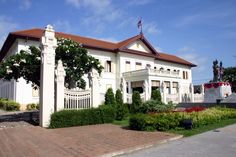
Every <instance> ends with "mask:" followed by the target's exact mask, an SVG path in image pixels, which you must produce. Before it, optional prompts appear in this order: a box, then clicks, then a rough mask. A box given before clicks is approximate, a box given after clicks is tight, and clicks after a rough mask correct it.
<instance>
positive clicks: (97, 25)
mask: <svg viewBox="0 0 236 157" xmlns="http://www.w3.org/2000/svg"><path fill="white" fill-rule="evenodd" d="M66 2H67V3H68V4H70V5H73V6H74V7H76V8H78V9H80V8H81V7H83V8H86V9H87V10H88V12H87V13H88V16H85V17H84V18H83V19H82V24H84V25H89V26H90V27H93V28H92V30H93V32H95V33H101V32H102V31H103V30H104V29H105V27H106V25H107V23H110V22H113V21H115V20H117V19H119V18H120V17H121V15H122V11H121V10H120V9H119V8H115V6H114V5H113V4H112V1H111V0H99V1H98V0H66ZM104 23H106V25H104Z"/></svg>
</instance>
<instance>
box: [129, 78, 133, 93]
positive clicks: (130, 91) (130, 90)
mask: <svg viewBox="0 0 236 157" xmlns="http://www.w3.org/2000/svg"><path fill="white" fill-rule="evenodd" d="M128 90H129V94H132V93H133V91H132V88H131V82H130V81H129V82H128Z"/></svg>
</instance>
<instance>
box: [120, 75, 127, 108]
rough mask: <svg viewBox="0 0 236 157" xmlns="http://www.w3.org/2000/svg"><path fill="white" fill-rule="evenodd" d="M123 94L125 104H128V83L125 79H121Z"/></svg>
mask: <svg viewBox="0 0 236 157" xmlns="http://www.w3.org/2000/svg"><path fill="white" fill-rule="evenodd" d="M120 85H121V92H122V96H123V102H124V103H126V102H127V92H126V88H127V87H126V81H125V79H124V78H121V83H120Z"/></svg>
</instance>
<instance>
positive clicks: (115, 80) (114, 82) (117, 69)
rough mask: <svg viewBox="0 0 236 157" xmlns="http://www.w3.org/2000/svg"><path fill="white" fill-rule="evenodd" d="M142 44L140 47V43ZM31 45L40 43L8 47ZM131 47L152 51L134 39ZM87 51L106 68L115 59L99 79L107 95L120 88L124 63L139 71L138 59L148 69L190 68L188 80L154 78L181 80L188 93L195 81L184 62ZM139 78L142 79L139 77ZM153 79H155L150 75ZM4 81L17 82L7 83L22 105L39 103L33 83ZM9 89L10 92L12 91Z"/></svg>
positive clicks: (16, 49)
mask: <svg viewBox="0 0 236 157" xmlns="http://www.w3.org/2000/svg"><path fill="white" fill-rule="evenodd" d="M137 44H139V46H137ZM30 45H34V46H39V42H37V41H27V40H23V39H18V40H16V41H15V43H14V44H13V46H12V48H11V49H10V50H9V52H8V55H7V56H9V55H11V54H15V53H18V52H20V50H27V49H28V47H29V46H30ZM128 47H129V48H130V49H133V50H139V51H143V53H147V52H150V51H149V50H148V49H147V47H146V46H145V45H143V43H141V42H140V41H138V42H135V43H134V44H131V45H129V46H128ZM88 53H89V54H90V55H92V56H93V57H95V58H97V59H99V61H100V62H101V64H102V65H103V66H104V67H105V63H106V61H107V60H108V61H111V62H112V72H104V71H103V72H102V74H101V80H100V85H101V87H100V93H101V95H104V94H105V92H106V90H107V88H108V87H112V88H113V90H114V92H115V90H116V89H118V88H120V78H121V76H122V73H123V72H125V70H126V69H125V64H126V63H125V62H126V61H130V64H131V71H133V70H136V69H135V64H136V62H140V63H141V64H142V69H145V68H146V65H147V64H149V65H151V69H154V67H156V68H157V69H159V68H161V67H163V68H164V69H165V70H167V69H170V70H171V71H173V70H179V71H180V76H181V78H182V72H183V71H187V72H188V79H187V80H184V79H176V78H169V77H155V79H160V81H170V82H173V81H174V82H180V83H181V86H182V89H183V93H189V86H190V83H191V82H192V73H191V68H190V67H189V66H185V65H181V64H175V63H170V62H166V61H159V60H155V59H154V58H152V57H146V56H140V55H134V54H128V53H124V52H119V53H112V52H105V51H99V50H91V49H89V50H88ZM84 79H85V80H86V82H87V87H86V88H88V79H87V75H85V76H84ZM137 79H140V78H137ZM150 79H154V78H152V77H150ZM3 84H6V85H7V84H14V85H13V86H10V85H8V88H9V90H10V91H14V90H15V91H16V92H15V94H12V95H11V97H10V98H12V99H13V100H15V101H17V102H19V103H21V104H28V103H32V102H38V101H39V98H38V97H33V94H32V93H33V92H32V87H31V84H27V83H26V81H25V80H23V79H20V80H19V81H18V82H15V83H14V81H13V83H12V82H4V83H2V84H0V89H3V88H1V87H2V86H1V85H3ZM9 90H8V91H9Z"/></svg>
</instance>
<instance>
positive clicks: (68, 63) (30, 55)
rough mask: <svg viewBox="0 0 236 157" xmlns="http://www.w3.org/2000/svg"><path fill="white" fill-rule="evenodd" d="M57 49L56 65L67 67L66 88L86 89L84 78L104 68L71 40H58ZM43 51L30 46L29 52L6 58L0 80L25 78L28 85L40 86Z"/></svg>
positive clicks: (0, 67) (1, 64)
mask: <svg viewBox="0 0 236 157" xmlns="http://www.w3.org/2000/svg"><path fill="white" fill-rule="evenodd" d="M57 44H58V47H57V48H56V64H57V61H58V60H62V62H63V66H64V67H65V71H66V77H65V86H66V87H67V88H73V87H74V85H76V86H77V87H79V88H85V86H86V83H85V81H84V80H83V78H82V76H83V75H84V74H86V73H88V72H89V71H90V70H91V69H92V68H95V69H96V70H97V71H98V72H99V74H100V73H101V72H102V69H103V67H102V66H101V64H100V63H99V60H98V59H96V58H94V57H92V56H90V55H88V52H87V50H86V49H84V48H83V47H82V46H81V45H80V44H79V43H76V42H74V41H72V40H70V39H64V38H63V39H58V43H57ZM40 55H41V51H40V49H39V48H37V47H35V46H30V47H29V50H28V51H24V50H21V51H20V53H18V54H15V55H12V56H10V57H8V58H6V59H5V60H4V61H2V62H1V63H0V78H2V79H5V80H11V79H15V80H18V79H19V78H21V77H23V78H24V79H25V80H26V81H27V83H29V82H31V83H32V85H33V87H35V88H37V87H39V86H40V63H41V57H40Z"/></svg>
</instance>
